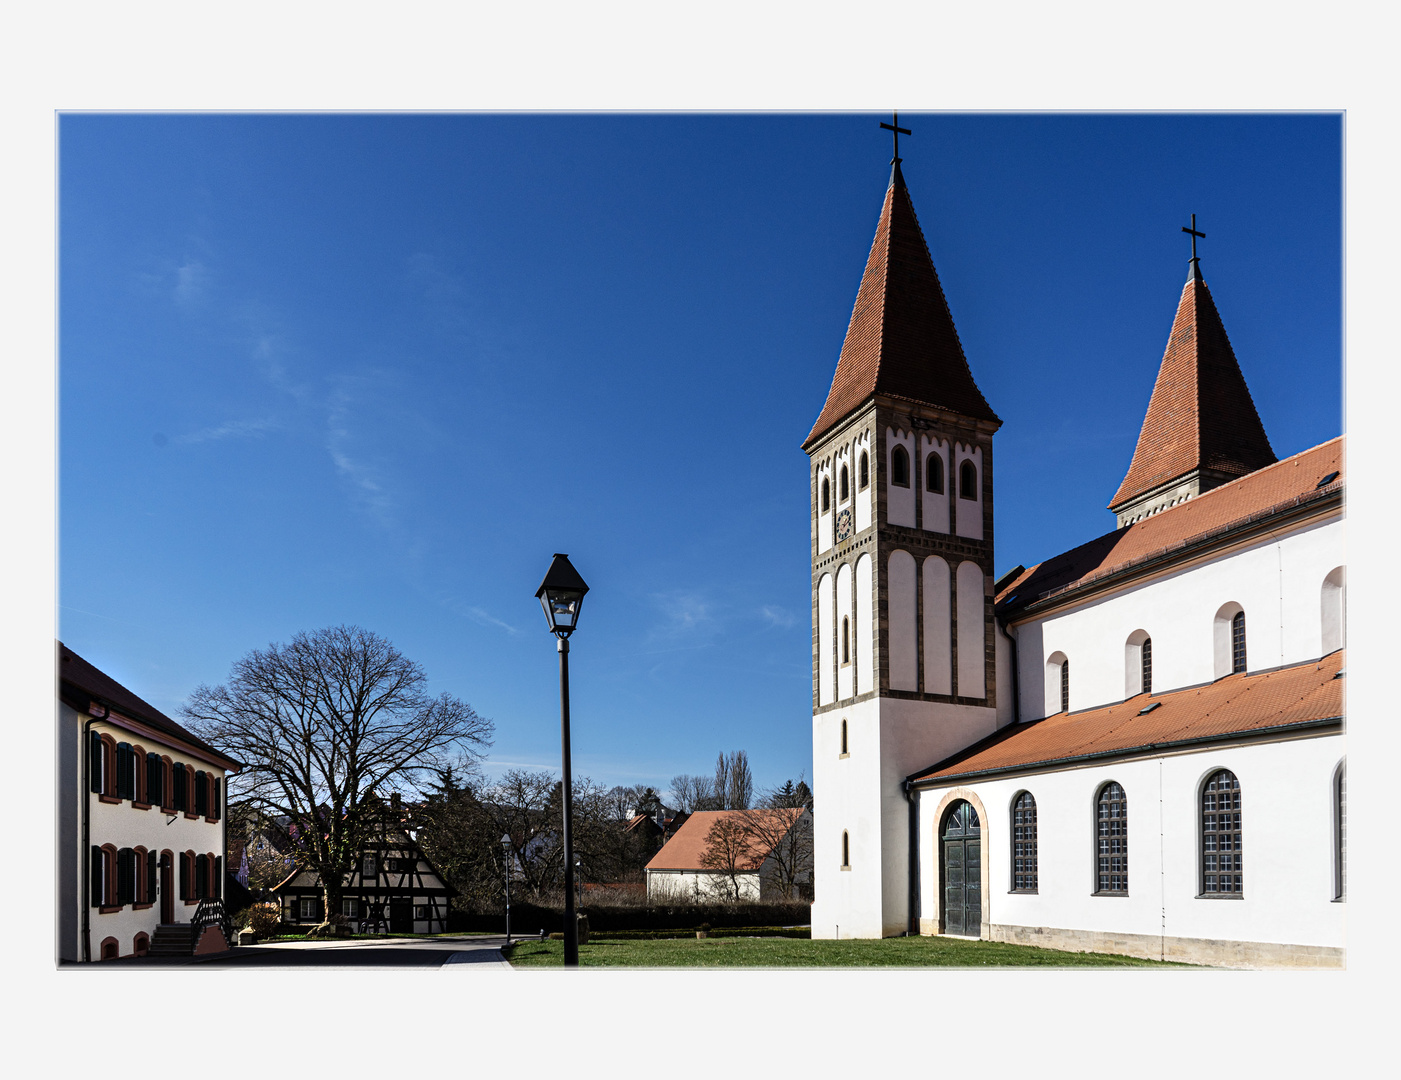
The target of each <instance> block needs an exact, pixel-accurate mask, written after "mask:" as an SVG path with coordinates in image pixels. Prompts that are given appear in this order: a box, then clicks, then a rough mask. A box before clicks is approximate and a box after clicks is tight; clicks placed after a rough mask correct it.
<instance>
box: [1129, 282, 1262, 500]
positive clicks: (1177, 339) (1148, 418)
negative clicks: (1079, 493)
mask: <svg viewBox="0 0 1401 1080" xmlns="http://www.w3.org/2000/svg"><path fill="white" fill-rule="evenodd" d="M1193 271H1194V273H1193V275H1192V277H1191V278H1190V279H1189V280H1188V282H1187V284H1186V285H1184V286H1183V287H1182V298H1181V299H1180V300H1179V301H1178V304H1177V317H1176V318H1175V319H1174V320H1173V323H1172V333H1171V334H1170V335H1169V336H1168V344H1167V351H1166V352H1165V353H1163V362H1162V365H1161V366H1160V367H1159V368H1158V380H1157V382H1156V383H1154V385H1153V396H1152V397H1150V398H1149V399H1148V413H1147V415H1145V416H1144V418H1143V428H1142V429H1141V430H1140V431H1139V434H1138V445H1137V446H1136V447H1135V448H1134V452H1133V460H1132V461H1131V462H1130V464H1129V471H1128V473H1127V475H1125V477H1124V482H1123V483H1122V484H1120V485H1119V490H1118V491H1117V492H1115V494H1114V498H1113V499H1111V500H1110V501H1109V508H1110V509H1111V510H1112V509H1114V508H1116V507H1119V506H1122V505H1123V504H1125V503H1128V502H1130V501H1132V500H1133V499H1134V498H1136V497H1137V496H1139V495H1142V494H1144V493H1145V492H1147V491H1151V490H1152V489H1153V488H1156V487H1158V486H1159V485H1161V484H1165V483H1167V482H1168V481H1170V480H1174V479H1176V478H1178V477H1181V476H1185V475H1186V474H1188V473H1190V472H1192V471H1193V470H1194V469H1198V468H1203V469H1216V470H1219V471H1221V472H1224V473H1228V474H1230V475H1232V476H1242V475H1244V474H1246V473H1250V472H1254V471H1255V470H1256V469H1261V468H1264V467H1265V466H1266V465H1269V464H1270V463H1272V462H1273V461H1274V460H1275V454H1274V451H1273V450H1272V449H1270V440H1269V439H1267V438H1266V437H1265V428H1264V425H1263V424H1261V423H1260V415H1259V414H1258V413H1257V412H1256V411H1255V402H1254V401H1253V400H1251V397H1250V390H1249V388H1247V387H1246V385H1245V376H1243V375H1242V374H1241V371H1240V365H1239V364H1238V363H1236V354H1235V353H1234V352H1233V351H1232V350H1231V342H1230V339H1229V338H1227V337H1226V329H1225V327H1224V326H1222V325H1221V316H1220V315H1219V314H1218V313H1217V311H1216V305H1215V304H1214V303H1213V302H1212V299H1211V293H1210V292H1209V291H1208V289H1207V287H1206V282H1204V281H1203V280H1202V279H1201V277H1200V275H1199V274H1198V273H1196V272H1195V271H1196V267H1195V264H1194V265H1193Z"/></svg>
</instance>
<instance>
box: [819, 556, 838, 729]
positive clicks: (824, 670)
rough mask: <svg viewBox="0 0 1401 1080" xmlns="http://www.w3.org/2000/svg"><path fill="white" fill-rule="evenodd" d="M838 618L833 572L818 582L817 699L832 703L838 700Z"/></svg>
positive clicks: (824, 575)
mask: <svg viewBox="0 0 1401 1080" xmlns="http://www.w3.org/2000/svg"><path fill="white" fill-rule="evenodd" d="M835 619H836V589H835V585H834V583H833V581H832V575H831V574H823V575H822V577H821V578H820V579H819V580H818V582H817V701H818V704H820V705H830V704H832V702H833V701H835V700H836V696H835V691H836V685H837V684H836V680H835V678H833V673H832V662H833V657H834V655H835V652H834V650H833V648H832V636H833V634H834V633H835V628H834V626H833V623H834V620H835Z"/></svg>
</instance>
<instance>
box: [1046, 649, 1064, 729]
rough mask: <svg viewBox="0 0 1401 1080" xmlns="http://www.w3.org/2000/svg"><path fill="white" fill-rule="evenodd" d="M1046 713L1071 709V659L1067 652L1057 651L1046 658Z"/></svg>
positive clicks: (1048, 714)
mask: <svg viewBox="0 0 1401 1080" xmlns="http://www.w3.org/2000/svg"><path fill="white" fill-rule="evenodd" d="M1044 701H1045V708H1046V715H1047V716H1050V715H1051V714H1052V713H1055V712H1056V711H1057V709H1056V705H1057V704H1058V703H1059V705H1060V709H1059V711H1060V712H1069V711H1070V660H1069V658H1067V657H1066V655H1065V653H1063V652H1060V651H1056V652H1053V653H1051V655H1050V657H1049V658H1048V659H1047V660H1046V697H1045V698H1044Z"/></svg>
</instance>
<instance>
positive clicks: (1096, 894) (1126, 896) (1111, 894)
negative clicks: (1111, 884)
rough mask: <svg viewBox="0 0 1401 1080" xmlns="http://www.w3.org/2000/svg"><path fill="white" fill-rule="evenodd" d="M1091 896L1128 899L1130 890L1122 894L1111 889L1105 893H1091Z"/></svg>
mask: <svg viewBox="0 0 1401 1080" xmlns="http://www.w3.org/2000/svg"><path fill="white" fill-rule="evenodd" d="M1090 895H1091V896H1122V897H1124V898H1125V899H1128V895H1129V891H1128V889H1125V890H1123V891H1122V892H1115V891H1113V890H1112V889H1110V890H1106V891H1104V892H1092V893H1090Z"/></svg>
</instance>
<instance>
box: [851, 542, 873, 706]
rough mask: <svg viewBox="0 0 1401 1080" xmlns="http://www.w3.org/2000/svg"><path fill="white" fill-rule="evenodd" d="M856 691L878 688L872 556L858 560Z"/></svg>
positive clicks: (855, 631) (863, 556)
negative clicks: (872, 604) (872, 607)
mask: <svg viewBox="0 0 1401 1080" xmlns="http://www.w3.org/2000/svg"><path fill="white" fill-rule="evenodd" d="M854 625H855V629H854V631H853V632H854V633H855V635H856V692H857V693H858V694H865V693H868V692H869V691H871V690H874V689H875V688H876V669H875V639H876V623H875V619H874V618H872V616H871V556H870V555H862V556H861V557H860V558H859V559H857V560H856V620H855V624H854Z"/></svg>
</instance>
